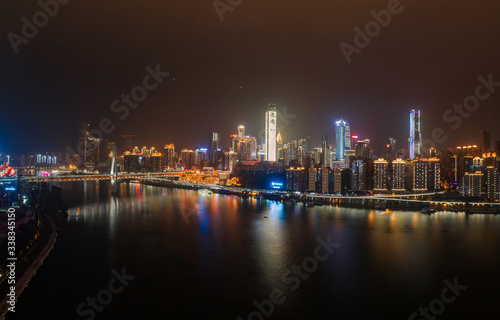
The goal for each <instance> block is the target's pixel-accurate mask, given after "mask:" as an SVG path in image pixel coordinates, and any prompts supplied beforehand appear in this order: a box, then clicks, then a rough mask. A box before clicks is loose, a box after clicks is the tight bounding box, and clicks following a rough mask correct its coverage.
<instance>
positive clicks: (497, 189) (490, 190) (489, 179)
mask: <svg viewBox="0 0 500 320" xmlns="http://www.w3.org/2000/svg"><path fill="white" fill-rule="evenodd" d="M486 195H487V198H488V199H491V200H498V199H500V174H499V173H498V170H497V169H496V168H495V167H487V168H486Z"/></svg>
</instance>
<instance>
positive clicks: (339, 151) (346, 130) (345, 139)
mask: <svg viewBox="0 0 500 320" xmlns="http://www.w3.org/2000/svg"><path fill="white" fill-rule="evenodd" d="M335 125H336V126H335V158H336V159H335V160H344V154H345V150H350V149H351V129H350V127H349V125H348V124H347V122H345V121H344V119H342V118H341V119H340V120H339V121H337V122H336V123H335Z"/></svg>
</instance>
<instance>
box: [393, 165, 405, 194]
mask: <svg viewBox="0 0 500 320" xmlns="http://www.w3.org/2000/svg"><path fill="white" fill-rule="evenodd" d="M405 167H406V162H405V161H403V160H402V159H396V160H394V161H393V162H392V191H394V192H403V191H405V190H406V188H405V178H406V175H405Z"/></svg>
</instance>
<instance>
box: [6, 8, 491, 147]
mask: <svg viewBox="0 0 500 320" xmlns="http://www.w3.org/2000/svg"><path fill="white" fill-rule="evenodd" d="M133 3H134V2H131V3H127V4H123V3H120V6H119V7H120V9H121V10H122V11H123V12H125V13H128V14H125V15H124V16H121V15H116V14H114V13H113V12H114V10H113V9H114V8H115V7H114V6H113V4H110V5H106V6H103V5H101V4H100V3H99V4H98V3H97V2H86V3H76V2H75V3H73V2H72V3H71V4H68V5H65V6H61V8H60V10H59V12H58V14H57V15H56V16H55V17H54V18H51V19H50V21H49V23H48V24H47V25H46V26H44V27H43V28H40V30H39V31H38V34H37V35H36V37H34V38H33V39H30V40H29V42H28V43H26V44H24V43H23V44H21V45H20V46H19V52H18V53H16V52H14V50H12V46H11V43H10V41H9V38H8V37H7V36H4V37H3V44H4V48H5V50H4V51H3V59H0V70H2V73H3V75H4V77H2V79H1V80H0V81H1V82H0V88H1V89H0V106H1V108H2V111H4V114H6V115H8V116H7V117H4V118H3V120H2V121H1V122H0V124H1V126H0V136H1V137H4V138H3V139H2V142H1V143H0V150H1V151H2V152H5V151H8V152H18V151H20V150H19V149H21V148H26V149H27V150H34V149H37V147H39V146H43V147H42V149H44V150H45V149H48V150H60V149H63V148H64V147H65V146H66V145H71V144H73V141H74V140H75V138H77V136H78V133H77V132H76V131H75V130H74V128H75V127H77V126H78V125H79V124H80V123H81V122H84V121H86V122H89V123H92V124H94V125H95V124H98V123H99V121H100V120H101V119H103V118H109V119H111V120H112V122H113V124H114V125H115V126H116V129H115V131H114V132H113V133H111V134H110V136H109V139H110V140H113V141H117V140H118V137H119V136H120V135H121V134H135V135H136V137H137V138H138V139H139V140H141V141H143V143H142V144H145V145H153V144H157V143H158V147H159V146H160V144H163V143H166V142H167V141H170V140H173V141H176V142H177V144H178V145H185V146H189V145H192V147H193V148H194V147H196V146H197V145H200V144H205V143H206V142H205V141H206V138H203V137H205V136H206V132H210V131H219V132H220V134H221V135H222V136H224V137H226V136H228V134H230V133H232V132H233V129H232V128H233V125H232V124H243V125H245V127H246V128H247V131H248V132H259V131H260V130H261V129H262V128H263V127H262V122H261V114H260V112H256V110H259V109H260V108H261V107H263V106H265V105H267V103H269V102H275V103H277V104H278V105H280V106H285V105H286V106H287V107H288V111H289V112H290V113H293V114H296V115H297V117H298V118H299V119H301V121H295V123H294V124H293V125H292V126H288V127H287V128H285V129H284V130H283V131H282V132H281V133H282V135H283V137H285V136H286V137H297V138H298V137H301V136H303V135H304V134H308V135H311V137H312V139H313V142H314V144H318V143H320V142H321V135H322V133H325V132H326V133H329V135H332V132H331V131H332V130H331V128H332V122H333V121H336V120H338V118H339V117H340V116H342V117H344V118H345V119H347V120H348V121H349V122H351V123H353V125H354V124H356V125H355V127H356V128H357V129H358V130H359V132H357V134H358V135H359V136H361V137H365V136H370V137H371V139H372V140H373V141H385V139H386V138H387V137H394V138H395V139H397V140H398V141H403V139H406V138H407V137H406V135H407V134H406V131H407V130H406V123H404V124H403V123H394V125H387V123H391V120H392V119H393V118H396V119H400V118H402V117H406V114H407V110H408V109H411V108H418V109H419V110H421V112H422V114H425V115H433V116H432V117H429V118H428V120H427V121H426V122H425V123H423V124H422V128H421V129H422V133H423V137H422V138H423V139H425V138H426V137H429V136H431V134H432V131H433V130H434V129H435V128H442V129H443V130H444V132H445V134H446V135H447V136H448V139H447V140H446V141H445V142H444V143H443V146H454V145H458V144H461V143H462V141H463V143H466V144H472V143H475V142H476V141H477V138H476V132H478V131H480V130H484V129H486V130H489V131H490V132H491V134H492V140H493V141H496V140H499V139H500V135H499V132H495V131H494V129H495V128H496V123H495V119H494V117H490V116H488V115H491V114H495V113H496V112H497V111H496V109H497V106H498V105H500V97H499V94H498V92H491V94H490V95H489V96H488V98H487V99H485V100H481V101H480V105H479V107H478V108H477V109H476V110H475V111H473V112H472V111H467V110H466V111H462V113H461V114H458V113H457V112H455V110H454V105H455V104H463V102H464V100H465V99H466V98H467V97H468V96H470V95H474V93H475V89H476V87H477V85H478V84H479V83H481V81H480V80H479V78H480V77H482V78H483V79H486V80H488V79H489V76H490V75H491V79H492V81H493V82H495V83H496V82H498V81H500V73H498V72H497V70H499V69H500V62H499V61H498V59H496V57H497V55H498V52H499V44H498V43H496V42H495V41H491V39H494V37H495V30H498V28H499V25H498V24H499V22H498V19H497V18H496V16H495V14H494V12H497V11H498V6H499V4H497V3H486V4H485V3H483V4H477V3H465V2H464V3H461V2H460V3H455V5H454V6H453V7H452V8H450V7H449V6H448V5H446V4H443V3H432V4H431V3H423V2H412V3H404V4H403V7H404V10H403V11H402V12H401V13H400V14H398V15H395V16H393V17H392V20H391V23H390V24H389V25H388V26H387V27H385V28H383V29H382V30H381V32H380V34H379V35H378V36H376V37H374V38H372V39H370V43H369V45H368V46H367V47H366V48H363V50H362V52H361V53H359V54H353V55H352V56H351V60H352V61H351V62H350V63H347V61H346V59H345V57H344V54H343V52H342V50H341V49H340V48H339V44H340V43H342V42H345V43H348V44H351V45H352V43H353V38H354V36H355V34H356V33H355V31H354V30H353V28H355V27H360V28H363V27H364V26H365V24H366V23H368V22H369V21H371V20H373V17H372V15H371V14H370V12H371V11H376V12H378V11H379V10H382V9H384V8H385V7H386V5H387V2H386V1H379V2H370V3H366V4H361V3H344V4H341V3H327V4H321V5H320V4H310V5H309V6H307V7H306V8H304V6H302V5H300V4H299V3H294V2H290V1H287V2H284V1H283V2H276V3H264V2H256V3H252V4H249V3H246V4H244V5H241V6H238V9H237V10H235V11H234V12H232V13H226V14H225V17H224V21H223V22H222V23H221V21H220V20H219V18H218V16H217V14H216V12H215V10H214V8H213V6H212V5H211V4H210V3H208V4H202V3H199V4H196V5H195V7H194V8H193V7H192V6H190V5H188V4H184V3H179V4H175V5H174V6H173V7H168V9H167V7H166V5H165V4H163V3H152V4H150V5H149V6H147V7H146V6H135V5H134V4H133ZM8 6H9V8H8V9H7V10H5V11H3V12H4V13H3V15H4V16H3V18H2V21H4V24H3V25H2V26H1V27H0V30H1V31H2V33H3V34H4V35H8V34H9V33H15V34H22V26H23V21H22V20H21V18H22V17H23V16H25V17H27V19H28V20H29V19H31V18H32V16H33V14H34V13H36V12H37V11H39V10H40V7H39V5H38V4H37V3H30V4H20V3H12V4H9V5H8ZM285 6H286V9H287V12H288V13H287V14H289V15H291V16H293V17H294V18H293V19H278V20H276V19H274V16H275V14H277V13H279V12H282V10H283V8H285ZM82 12H83V13H90V12H92V14H93V15H95V17H94V18H93V19H91V20H88V19H85V20H82V18H81V17H82ZM160 12H161V13H162V14H160ZM173 12H191V13H192V14H193V16H190V17H189V18H188V17H186V16H184V15H173V14H172V13H173ZM428 12H432V13H433V14H428ZM132 13H134V14H132ZM110 15H111V16H113V17H114V19H116V21H115V27H111V26H109V25H107V24H106V23H105V21H107V18H108V17H109V16H110ZM130 15H132V16H133V18H130V17H129V16H130ZM331 15H333V16H336V15H339V16H342V17H344V19H345V20H343V19H341V20H337V19H331V18H330V17H331ZM421 15H425V17H426V19H427V20H428V21H429V23H427V24H425V25H421V24H420V23H418V22H419V21H421V18H420V17H421ZM140 16H147V17H149V19H148V22H147V23H144V22H143V20H142V19H140V18H139V17H140ZM255 16H259V17H262V23H259V24H257V25H256V24H254V23H251V21H252V19H253V18H252V17H255ZM126 17H128V18H126ZM167 17H168V18H167ZM479 18H480V21H481V23H471V21H474V20H475V19H479ZM313 21H316V22H314V23H313ZM120 25H121V26H122V27H121V28H117V27H116V26H120ZM180 25H182V26H187V25H189V26H191V27H189V28H182V30H179V27H178V26H180ZM250 25H251V26H252V28H251V29H249V26H250ZM417 25H418V27H416V26H417ZM153 26H154V28H153ZM437 26H439V27H437ZM109 28H111V29H110V30H111V31H112V34H113V36H110V35H109V34H110V33H109V32H107V30H108V29H109ZM82 30H87V31H88V32H89V33H82ZM172 30H178V33H177V35H175V36H174V35H173V33H172ZM249 30H251V31H252V32H248V31H249ZM456 30H460V32H454V31H456ZM205 31H207V32H205ZM477 34H481V35H482V36H481V37H477V36H476V35H477ZM61 35H63V38H62V39H64V41H62V40H61ZM124 39H127V41H124ZM318 39H321V41H319V40H318ZM440 39H446V44H444V43H442V41H441V40H440ZM276 40H278V41H276ZM60 47H62V48H64V49H61V50H59V49H58V48H60ZM264 47H265V48H266V49H265V50H263V48H264ZM87 48H99V50H93V51H92V52H91V53H88V50H86V49H87ZM179 48H183V49H182V50H181V49H179ZM264 52H265V53H264ZM415 52H417V53H418V55H415V54H414V53H415ZM409 57H411V62H410V61H409ZM41 59H43V60H41ZM40 61H43V62H44V63H40ZM82 61H89V63H86V64H82ZM35 65H36V67H35ZM157 65H158V66H159V70H160V71H161V72H162V73H168V74H169V75H168V76H167V77H165V78H163V79H162V80H163V81H162V82H161V83H160V84H158V86H157V87H155V89H154V90H150V91H147V97H146V98H145V99H144V101H142V102H140V103H138V106H137V107H136V108H135V109H132V108H129V109H128V110H129V115H128V117H126V118H124V119H123V120H122V119H121V117H122V116H123V115H124V113H123V112H125V111H123V112H118V113H115V112H113V110H112V105H113V102H114V101H115V99H120V97H121V95H122V94H124V95H133V94H138V93H140V91H137V92H132V91H133V89H134V88H135V86H138V85H139V84H142V80H143V78H144V77H145V76H146V75H148V74H149V73H148V71H146V69H147V68H148V67H149V68H150V69H152V70H156V66H157ZM148 83H149V86H154V85H153V83H152V82H151V81H150V82H148ZM496 88H497V87H493V89H496ZM27 92H29V94H26V93H27ZM486 92H487V91H484V90H480V93H481V95H483V96H484V95H485V94H486ZM193 93H196V94H193ZM450 109H451V110H452V112H451V113H447V112H448V110H450ZM188 111H189V112H188ZM445 114H446V115H447V117H446V118H447V119H449V120H450V122H446V121H445V120H444V119H445V117H444V115H445ZM26 115H30V116H29V117H26ZM69 115H70V116H69ZM457 115H459V116H460V118H455V117H456V116H457ZM462 115H466V116H462ZM457 119H458V120H457ZM19 121H23V124H24V127H23V129H22V130H18V129H16V123H17V122H19ZM458 121H461V122H460V128H459V129H455V127H456V125H458V123H459V122H458ZM313 128H314V130H311V129H313ZM316 129H317V130H316ZM14 133H15V134H14ZM398 133H399V135H398ZM5 137H7V138H5Z"/></svg>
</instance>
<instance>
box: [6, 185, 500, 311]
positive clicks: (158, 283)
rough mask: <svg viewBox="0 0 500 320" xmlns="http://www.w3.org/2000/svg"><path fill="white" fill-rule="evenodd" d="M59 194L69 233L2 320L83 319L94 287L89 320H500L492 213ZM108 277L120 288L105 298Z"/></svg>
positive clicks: (164, 194)
mask: <svg viewBox="0 0 500 320" xmlns="http://www.w3.org/2000/svg"><path fill="white" fill-rule="evenodd" d="M60 186H61V187H62V188H63V193H62V195H63V198H64V199H65V201H66V202H67V204H68V205H69V208H70V209H69V210H68V213H69V218H68V222H69V224H70V226H71V229H70V232H68V233H66V234H60V235H59V236H58V239H57V242H56V244H55V246H54V250H53V251H52V252H51V254H50V255H49V257H48V258H47V260H46V261H45V263H44V265H43V266H42V267H41V268H40V269H39V271H38V274H37V275H36V277H35V278H34V279H33V281H32V282H31V283H30V285H29V287H28V288H27V289H26V290H25V292H24V293H23V294H22V296H21V297H20V299H19V301H18V303H17V308H16V314H15V317H13V316H12V315H11V314H10V315H9V316H8V317H7V319H91V318H92V317H91V316H90V312H88V313H86V314H85V315H83V316H82V315H79V314H78V313H77V311H76V310H77V307H78V306H79V305H81V304H82V303H83V305H84V307H82V309H81V310H80V313H82V311H83V310H90V309H88V307H87V306H85V304H86V302H85V301H86V299H87V297H96V296H97V295H98V294H99V292H101V298H103V297H104V298H106V299H110V300H111V301H106V304H105V305H103V306H102V310H101V311H100V312H96V313H95V319H238V317H241V318H242V319H268V318H269V319H409V318H410V315H412V314H413V313H414V312H419V311H418V310H419V308H420V307H425V308H428V307H429V305H430V304H431V307H432V309H431V310H433V311H434V312H436V313H439V314H438V315H439V317H438V319H454V320H456V319H498V308H497V300H498V297H499V293H498V292H499V291H498V289H497V287H498V284H499V283H500V216H482V215H472V216H467V215H465V214H464V213H458V214H457V213H452V212H438V213H436V214H433V215H424V214H421V213H417V212H407V211H392V212H389V211H377V210H366V209H353V208H342V207H334V206H316V207H307V206H305V205H303V204H301V203H280V202H274V201H266V200H256V199H252V198H249V199H241V198H239V197H237V196H225V195H218V194H201V193H199V192H197V191H192V190H181V189H170V188H160V187H153V186H143V185H140V184H134V183H130V184H129V183H122V184H120V185H119V187H118V196H116V197H115V196H112V194H111V186H110V182H102V181H101V182H91V181H88V182H67V183H61V184H60ZM329 242H330V243H334V244H335V246H328V245H325V243H329ZM318 248H319V249H318ZM319 254H321V255H319ZM319 257H321V258H319ZM297 265H300V266H302V267H301V269H300V270H301V271H300V272H295V273H294V270H297V268H298V267H297ZM294 266H295V267H294ZM123 268H125V269H123ZM112 270H115V271H116V272H118V273H121V272H125V273H126V274H127V275H128V276H129V280H126V283H127V284H126V285H125V286H122V290H121V291H120V292H118V293H115V294H112V295H111V297H109V296H107V295H104V296H103V295H102V290H103V289H105V290H106V289H108V287H109V283H110V280H111V279H112V278H113V277H114V275H113V271H112ZM132 276H133V277H135V278H133V279H131V278H132ZM446 281H449V282H450V283H453V282H454V281H456V282H457V283H458V284H459V285H460V288H461V289H459V290H458V291H457V292H458V293H453V290H449V289H448V291H447V294H445V296H444V299H445V300H447V302H442V300H443V297H442V295H441V294H442V291H443V289H445V288H447V285H446V283H445V282H446ZM117 283H118V282H115V283H114V285H115V286H117ZM464 286H466V288H465V287H464ZM455 290H457V289H455ZM273 298H275V299H274V300H275V302H272V301H273ZM266 300H268V301H266ZM438 300H439V301H441V302H439V301H438ZM451 300H452V301H451ZM263 301H264V303H262V302H263ZM436 301H438V302H436ZM254 302H255V303H254ZM431 302H432V303H431ZM256 304H257V305H261V308H263V309H261V310H260V311H259V308H258V307H257V306H256ZM430 312H432V311H430ZM414 319H425V317H421V316H418V317H414Z"/></svg>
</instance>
